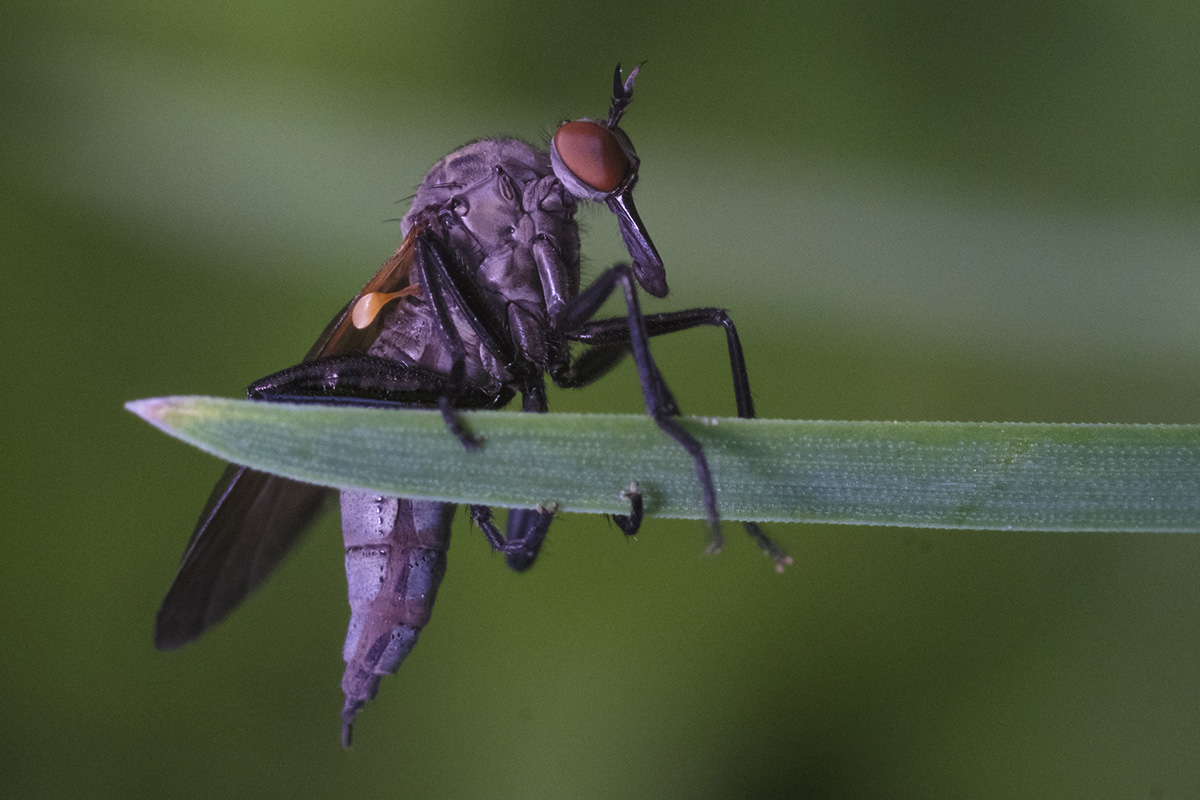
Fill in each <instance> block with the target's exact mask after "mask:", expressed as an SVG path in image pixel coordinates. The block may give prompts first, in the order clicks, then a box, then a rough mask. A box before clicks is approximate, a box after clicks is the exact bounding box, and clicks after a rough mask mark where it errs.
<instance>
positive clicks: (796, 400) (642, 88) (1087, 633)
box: [0, 0, 1200, 798]
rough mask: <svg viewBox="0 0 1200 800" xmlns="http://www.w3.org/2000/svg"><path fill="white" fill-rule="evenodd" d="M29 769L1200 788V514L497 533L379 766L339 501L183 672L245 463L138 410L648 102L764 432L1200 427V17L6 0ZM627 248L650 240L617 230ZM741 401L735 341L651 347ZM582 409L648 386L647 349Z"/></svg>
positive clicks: (1126, 791)
mask: <svg viewBox="0 0 1200 800" xmlns="http://www.w3.org/2000/svg"><path fill="white" fill-rule="evenodd" d="M0 13H2V14H3V19H0V164H2V167H0V169H2V173H0V175H2V181H3V184H2V185H3V191H2V192H0V208H2V212H0V274H2V276H3V281H2V286H3V289H2V291H0V303H2V304H3V307H2V308H0V324H2V325H3V333H4V335H3V337H2V341H3V345H2V346H3V348H4V360H3V387H4V391H3V393H2V395H0V397H2V399H0V402H3V404H4V407H3V413H2V415H0V420H2V425H3V446H2V456H0V468H2V469H3V475H2V476H0V492H2V497H3V504H4V515H3V523H2V524H3V535H2V536H0V626H2V627H0V635H2V641H0V795H3V796H5V797H63V796H70V797H84V796H86V797H132V796H155V797H187V796H197V797H214V796H236V797H269V796H273V795H276V794H278V795H288V796H339V797H395V796H407V797H455V796H486V797H522V798H530V797H597V798H599V797H622V798H633V797H664V796H680V797H731V796H739V797H783V796H804V797H895V798H905V797H913V798H924V797H934V796H941V797H949V796H957V797H967V796H970V797H1014V796H1020V797H1067V796H1074V797H1090V798H1095V797H1195V796H1197V794H1200V759H1197V758H1196V752H1197V749H1198V745H1200V669H1197V666H1198V664H1200V581H1198V580H1197V575H1198V574H1200V541H1197V540H1195V539H1194V538H1193V537H1190V536H1166V535H1163V536H1149V535H1118V534H1086V535H1082V534H1062V535H1059V534H1055V535H1050V534H1013V533H1000V532H970V533H966V532H959V531H927V530H922V531H917V530H902V529H882V528H858V527H847V526H843V527H837V526H791V527H787V526H774V528H773V530H772V532H773V534H774V535H775V536H776V537H778V538H779V539H780V540H781V541H782V542H783V543H784V544H785V545H786V546H787V547H788V548H789V549H790V550H791V552H792V554H793V555H794V557H795V559H796V564H795V566H794V567H793V568H792V569H791V570H789V571H788V572H787V573H786V574H785V575H783V576H778V575H775V574H774V573H773V572H772V571H771V569H770V565H769V563H768V562H767V561H766V560H765V559H764V558H763V557H762V556H761V555H760V554H759V553H758V552H757V550H756V549H755V548H754V547H753V546H752V545H750V544H749V543H748V542H745V541H744V540H743V539H741V538H740V537H735V536H733V535H732V534H733V533H734V532H735V531H733V530H731V531H730V534H731V538H730V543H729V545H728V546H727V548H726V551H725V553H724V554H722V555H721V556H719V557H717V558H703V557H702V556H701V552H702V549H703V546H704V542H705V539H704V531H703V526H701V525H700V524H698V523H694V522H677V521H652V522H650V523H649V524H647V526H646V528H645V529H644V533H643V534H642V535H641V536H639V537H638V538H637V539H636V540H635V541H626V540H624V539H623V537H622V536H620V534H619V533H618V532H617V531H616V529H615V528H614V527H612V526H611V525H608V524H606V523H605V521H604V520H603V519H600V518H586V517H581V516H576V517H565V518H562V519H561V520H560V521H559V522H558V523H557V524H556V526H555V528H554V530H553V532H552V536H551V539H550V541H549V542H548V544H547V547H546V550H545V552H544V555H543V556H542V559H541V561H540V562H539V564H538V565H537V567H536V568H535V569H534V570H532V572H531V573H529V574H526V575H519V576H518V575H514V574H511V573H509V572H508V571H507V570H506V569H505V567H504V565H503V561H502V559H500V558H499V557H496V556H494V555H493V554H492V553H491V552H490V551H489V549H488V548H487V546H486V544H485V543H484V541H483V539H482V537H481V536H479V535H478V533H477V532H475V531H473V530H471V529H470V528H469V527H468V525H467V524H466V521H465V518H464V517H463V516H462V515H460V516H459V518H458V519H457V520H456V523H455V536H454V542H453V546H452V550H451V556H450V571H449V573H448V575H447V578H446V582H445V584H444V585H443V587H442V592H441V594H440V596H439V600H438V607H437V609H436V611H435V614H434V619H433V622H432V624H431V625H430V626H429V628H428V629H427V630H426V632H425V635H424V636H423V637H422V639H421V643H420V646H419V647H418V648H417V650H416V651H415V652H414V654H413V656H412V657H411V658H410V659H409V660H408V662H407V663H405V664H404V666H403V668H402V670H401V671H400V673H399V674H398V675H396V676H394V677H391V678H389V679H387V680H386V681H385V683H384V685H383V689H382V691H381V693H380V696H379V698H378V699H377V700H376V701H375V702H374V703H373V704H372V705H371V706H370V707H369V708H368V709H367V710H366V711H365V712H364V713H363V715H362V716H361V717H360V722H359V726H358V728H357V730H356V733H357V741H356V745H355V747H354V749H353V751H352V752H350V753H345V752H342V751H341V749H340V747H339V744H338V717H337V712H338V709H339V708H340V705H341V695H340V691H339V688H338V681H339V677H340V675H341V670H342V664H341V660H340V649H341V642H342V637H343V635H344V625H345V622H346V617H347V608H346V605H345V590H344V583H343V575H342V565H341V555H340V542H339V534H338V531H337V528H336V525H335V522H334V520H333V519H326V520H324V521H323V522H322V524H320V525H319V526H318V527H317V529H316V530H315V531H314V532H313V535H312V536H311V537H310V538H309V539H308V540H307V541H306V543H305V544H304V545H303V546H302V547H301V548H299V550H298V552H296V553H295V554H294V556H293V557H292V558H291V559H290V560H289V561H288V562H287V563H286V564H285V565H284V568H283V569H281V570H280V572H279V573H278V575H277V576H276V577H275V578H274V579H273V580H272V581H271V582H270V583H269V584H268V585H267V586H266V587H265V588H264V589H263V590H262V591H261V592H259V593H258V594H257V595H256V596H254V597H253V598H252V600H251V602H249V603H247V605H246V606H245V607H244V608H242V609H241V610H240V611H239V612H238V613H236V614H235V615H234V616H233V617H231V618H230V619H229V620H228V621H227V622H226V623H225V624H223V625H222V626H220V627H219V628H218V629H216V630H214V631H213V632H212V633H211V634H209V635H208V636H206V637H204V638H203V639H202V640H201V641H199V642H197V643H196V644H194V645H192V646H190V647H188V648H186V649H184V650H183V651H180V652H176V653H171V654H160V653H157V652H155V651H154V649H153V647H152V646H151V641H150V632H151V625H152V621H153V618H154V613H155V609H156V607H157V604H158V601H159V599H160V598H161V596H162V594H163V592H164V591H165V590H166V588H167V586H168V584H169V582H170V580H171V578H172V575H173V572H174V569H175V566H176V564H177V560H178V558H179V556H180V554H181V552H182V549H183V546H184V543H185V541H186V540H187V537H188V535H189V534H190V532H191V529H192V526H193V524H194V522H195V517H196V515H197V513H198V511H199V509H200V507H201V505H202V503H203V501H204V499H205V497H206V496H207V493H208V490H209V487H210V485H211V483H212V481H213V480H214V479H215V478H216V476H217V474H218V473H219V472H220V468H221V465H220V464H219V463H217V462H216V461H214V460H213V459H211V458H209V457H207V456H205V455H202V454H201V453H199V452H197V451H194V450H191V449H189V448H187V447H185V446H184V445H182V444H180V443H178V442H176V441H173V440H170V439H168V438H167V437H165V436H163V435H161V434H159V433H158V432H156V431H154V430H152V429H151V428H150V427H149V426H147V425H145V424H144V423H141V422H140V421H138V420H136V419H135V418H134V417H133V416H132V415H130V414H128V413H127V412H125V411H124V410H123V409H122V407H121V406H122V403H123V402H124V401H126V400H129V399H133V398H139V397H147V396H154V395H162V394H179V393H206V394H218V395H229V396H236V395H238V394H240V392H241V391H242V388H243V387H244V386H245V384H246V383H248V382H249V381H250V380H252V379H254V378H256V377H259V376H261V375H264V374H266V373H269V372H272V371H274V370H276V369H278V368H281V367H284V366H287V365H289V364H291V363H293V362H294V361H296V360H297V359H298V358H299V357H300V355H301V354H303V352H304V351H305V349H306V348H307V347H308V345H309V344H310V343H311V341H312V340H313V339H314V338H315V337H316V335H317V333H318V332H319V331H320V330H321V328H322V326H323V325H324V324H325V322H326V321H327V320H328V318H329V317H330V316H332V314H333V313H334V312H335V311H336V310H337V309H338V308H339V307H340V305H341V304H342V303H343V302H344V301H345V300H346V299H347V298H348V297H349V296H350V295H352V294H353V292H355V291H356V290H357V289H358V287H359V286H360V285H361V284H362V283H363V282H364V281H365V279H366V278H367V277H369V276H370V275H371V274H372V273H373V272H374V270H375V269H376V267H377V266H378V265H379V263H381V262H382V260H383V259H384V258H385V257H386V256H387V255H388V254H389V253H390V252H391V251H392V249H393V248H394V247H395V245H396V243H397V241H398V238H399V228H398V225H397V224H396V223H395V222H394V220H395V219H396V218H398V217H399V216H400V215H401V214H402V213H403V211H404V209H405V204H404V199H405V198H406V197H408V196H409V195H410V194H411V193H412V190H413V188H414V187H415V185H416V184H417V182H418V181H419V180H420V179H421V177H422V175H423V174H424V172H425V170H426V169H427V168H428V167H429V166H430V165H431V164H432V163H433V162H434V161H435V160H436V159H437V158H439V157H440V156H441V155H443V154H444V153H446V152H448V151H449V150H451V149H453V148H454V147H456V146H458V145H460V144H462V143H463V142H465V141H467V140H470V139H472V138H476V137H479V136H482V135H491V134H512V135H517V136H521V137H525V138H529V139H533V140H538V139H539V138H540V137H544V136H545V135H546V134H547V133H548V132H549V131H551V130H552V129H553V127H554V125H555V124H556V123H557V122H558V121H560V120H561V119H564V118H568V117H574V116H580V115H593V116H599V115H602V114H603V113H604V112H605V110H606V108H607V104H608V96H609V90H610V74H611V70H612V68H613V66H614V64H615V63H616V62H617V61H618V60H620V61H623V62H624V63H625V64H626V65H632V64H635V63H637V62H639V61H642V60H646V62H647V63H646V66H645V68H644V70H643V72H642V75H641V77H640V79H639V81H638V85H637V94H636V99H635V101H634V104H633V106H632V107H631V109H630V111H629V115H628V117H627V118H626V124H625V127H626V129H627V130H628V131H629V132H630V134H631V135H632V137H633V138H634V140H635V142H636V143H637V145H638V149H639V152H640V154H641V156H642V160H643V168H642V180H641V184H640V186H639V194H638V202H639V206H640V208H641V211H642V215H643V217H644V218H645V220H646V222H647V224H648V226H649V227H650V230H651V233H652V235H653V236H654V238H655V241H656V243H657V245H658V247H659V249H660V251H661V252H662V254H663V255H664V257H665V259H666V263H667V266H668V270H669V276H670V280H671V285H672V287H673V292H672V295H671V297H670V298H668V299H667V300H665V301H660V302H653V303H648V305H649V307H650V308H651V310H667V309H674V308H683V307H688V306H694V305H713V304H719V305H724V306H726V307H728V308H729V309H730V310H731V312H732V313H733V315H734V318H735V319H736V320H738V322H739V324H740V330H741V332H742V337H743V342H744V344H745V347H746V351H747V353H748V357H749V365H750V370H751V375H752V379H753V385H754V388H755V392H756V398H757V400H758V404H759V409H760V412H761V414H762V415H763V416H766V417H788V418H836V419H931V420H933V419H953V420H993V419H999V420H1028V421H1114V422H1116V421H1119V422H1197V421H1200V412H1198V410H1197V402H1196V400H1197V396H1198V394H1200V392H1198V390H1200V373H1198V372H1197V367H1198V366H1200V315H1198V314H1197V313H1196V310H1197V301H1200V276H1198V275H1197V264H1198V263H1200V261H1198V259H1200V228H1198V227H1197V211H1198V210H1200V159H1198V157H1197V131H1198V130H1200V91H1197V90H1198V88H1200V6H1197V5H1196V4H1195V3H1193V2H1179V1H1176V2H1170V1H1169V0H1167V1H1164V2H1154V1H1153V0H1151V1H1150V2H1147V1H1146V0H1138V2H1133V1H1132V0H1110V1H1109V2H1070V1H1068V2H1058V3H1052V4H1046V3H1041V2H1016V3H1002V4H998V3H992V2H982V1H980V2H937V1H936V0H890V1H884V2H867V3H863V2H850V3H821V2H794V0H788V2H779V3H774V4H757V3H752V2H751V3H728V4H724V5H709V6H697V5H696V4H692V3H683V2H654V3H624V2H608V3H573V2H567V3H564V2H555V3H549V2H541V0H535V1H534V2H530V1H529V0H522V2H519V3H510V2H503V1H497V0H490V2H479V1H478V0H462V1H457V0H451V1H450V2H441V3H408V2H402V1H397V0H390V1H389V2H355V1H353V0H352V1H351V2H346V3H340V4H334V3H322V2H312V1H311V0H310V1H308V2H304V1H302V2H290V3H284V2H273V1H272V0H250V1H249V2H243V3H238V4H211V3H210V4H184V3H175V2H168V3H154V4H152V3H142V2H135V1H134V0H105V2H103V3H101V2H82V1H81V2H51V3H15V4H9V5H7V6H6V10H5V11H3V12H0ZM583 224H584V226H585V229H586V230H585V236H586V237H587V238H586V239H585V252H586V253H587V254H588V262H587V264H586V268H587V270H588V271H589V274H595V273H596V272H597V271H598V270H599V269H601V268H603V267H604V266H606V265H608V264H609V263H611V262H612V261H614V260H616V259H617V258H619V257H620V254H621V247H620V242H619V239H618V237H617V235H616V231H615V225H613V222H612V220H611V218H610V217H609V216H608V214H607V212H604V211H603V210H597V211H593V212H590V213H586V214H584V215H583ZM655 347H656V353H657V354H658V358H659V361H660V363H661V364H662V365H663V367H664V369H665V370H666V372H667V375H668V378H669V380H670V381H671V383H672V385H673V387H674V388H675V390H676V393H677V395H678V396H679V398H680V400H681V403H682V404H683V406H684V409H685V411H690V412H697V413H705V414H732V412H733V403H732V399H731V396H730V383H729V379H728V376H727V374H726V369H725V366H724V363H725V362H724V355H723V344H722V341H721V338H720V335H719V334H718V333H716V332H714V331H698V332H694V333H689V334H681V335H679V336H676V337H671V338H670V340H662V341H658V342H656V343H655ZM551 399H552V405H553V407H554V408H555V409H557V410H572V411H577V410H593V411H627V412H636V411H638V409H639V408H640V399H639V397H638V393H637V389H636V385H635V378H634V375H633V373H632V371H631V370H628V369H625V370H622V371H618V372H616V373H614V374H613V375H612V376H610V377H608V378H606V379H605V380H604V381H603V382H602V383H600V384H599V385H598V386H596V387H594V388H592V389H590V390H588V391H584V392H575V393H562V392H559V393H555V394H554V395H553V396H552V398H551Z"/></svg>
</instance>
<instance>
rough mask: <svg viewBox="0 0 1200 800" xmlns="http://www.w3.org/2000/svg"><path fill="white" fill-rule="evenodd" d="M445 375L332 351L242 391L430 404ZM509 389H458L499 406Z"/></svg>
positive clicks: (441, 391)
mask: <svg viewBox="0 0 1200 800" xmlns="http://www.w3.org/2000/svg"><path fill="white" fill-rule="evenodd" d="M447 381H448V377H447V376H446V375H443V374H442V373H440V372H435V371H433V370H429V369H425V368H424V367H421V366H419V365H417V364H414V363H412V361H410V360H407V359H406V358H405V359H403V360H402V359H400V358H397V359H391V358H381V357H379V356H330V357H326V358H319V359H317V360H315V361H306V362H305V363H303V364H298V365H296V366H294V367H288V368H287V369H284V370H280V371H279V372H276V373H274V374H271V375H268V376H267V377H265V378H260V379H259V380H257V381H255V382H254V383H252V384H250V387H249V388H248V389H247V391H246V395H247V397H248V398H249V399H251V400H267V401H272V402H277V403H284V402H287V403H305V402H308V403H313V402H316V403H356V404H361V405H375V406H402V407H414V406H416V407H425V408H427V407H429V406H431V405H434V404H436V403H437V402H438V398H440V397H442V396H444V395H445V393H446V385H447ZM512 394H513V393H512V390H510V389H503V390H501V391H500V392H498V393H497V392H491V391H487V390H484V389H480V388H478V387H474V386H467V387H465V388H464V389H462V390H460V391H459V402H460V403H461V404H462V405H463V406H464V407H467V408H487V407H492V406H501V405H504V404H505V403H507V402H508V401H509V400H511V399H512Z"/></svg>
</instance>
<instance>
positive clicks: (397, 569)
mask: <svg viewBox="0 0 1200 800" xmlns="http://www.w3.org/2000/svg"><path fill="white" fill-rule="evenodd" d="M341 500H342V538H343V541H344V542H345V545H346V584H347V588H348V593H349V597H350V626H349V629H348V630H347V631H346V645H345V648H344V649H343V651H342V655H343V658H344V660H345V662H346V672H345V674H344V675H343V676H342V691H343V692H345V695H346V704H345V706H344V707H343V708H342V740H343V743H344V744H347V745H348V744H349V743H350V727H351V724H352V723H353V721H354V716H355V714H357V713H358V710H359V709H360V708H362V707H363V705H364V704H365V703H366V702H367V701H368V700H370V699H371V698H373V697H374V696H375V692H376V691H377V690H378V688H379V679H380V677H381V676H383V675H387V674H390V673H393V672H395V671H396V669H397V668H398V667H399V666H400V664H401V662H403V661H404V658H405V656H407V655H408V653H409V651H411V650H412V648H413V645H415V644H416V642H417V636H418V635H419V634H420V632H421V628H423V627H425V624H426V623H427V622H429V614H430V611H432V609H433V601H434V598H435V597H436V596H437V589H438V585H439V584H440V583H441V582H442V576H443V575H445V574H446V550H447V548H448V547H449V546H450V520H451V519H452V518H453V516H454V508H455V507H454V505H452V504H449V503H430V502H421V501H413V500H407V499H404V498H396V497H385V496H382V495H379V494H375V493H373V492H364V491H361V490H354V491H343V492H342V496H341Z"/></svg>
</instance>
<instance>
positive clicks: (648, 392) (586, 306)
mask: <svg viewBox="0 0 1200 800" xmlns="http://www.w3.org/2000/svg"><path fill="white" fill-rule="evenodd" d="M633 281H634V275H633V271H632V269H631V268H630V267H629V266H628V265H627V264H617V265H616V266H614V267H611V268H609V269H607V270H605V271H604V272H603V273H601V274H600V276H599V277H598V278H597V279H596V280H595V282H593V283H592V285H591V286H589V287H588V288H587V289H586V290H584V291H583V292H582V293H580V294H579V296H578V297H576V298H575V300H574V301H573V302H572V304H571V306H570V307H569V308H568V309H567V311H566V313H565V314H564V315H563V320H562V321H563V328H564V331H565V334H566V336H567V337H568V338H570V339H574V338H576V333H577V332H580V331H586V328H587V322H588V320H589V319H591V317H592V316H593V315H594V314H595V313H596V311H597V310H599V308H600V306H601V305H603V304H604V301H605V300H607V299H608V297H609V295H611V294H612V292H613V291H614V290H615V289H616V288H617V286H618V285H619V286H620V287H621V288H622V289H623V290H624V293H625V307H626V309H628V314H627V317H626V322H625V325H626V330H627V331H628V347H629V349H630V350H631V351H632V352H633V360H634V363H635V364H636V365H637V371H638V379H639V381H640V382H641V385H642V397H643V398H644V399H645V401H646V412H647V413H648V414H649V415H650V416H651V418H653V419H654V422H655V423H656V424H657V425H658V427H659V428H660V429H661V430H662V431H663V432H665V433H666V434H667V435H668V436H670V437H671V438H672V439H674V440H675V441H676V442H678V443H679V445H680V446H681V447H683V449H684V450H686V451H687V452H688V454H689V455H690V456H691V457H692V461H693V462H694V463H695V465H696V476H697V478H698V479H699V480H700V487H701V490H702V491H703V494H704V513H705V516H706V517H707V518H708V529H709V545H708V551H709V552H710V553H716V552H719V551H720V549H721V546H722V543H723V539H722V537H721V523H720V514H719V513H718V511H717V490H716V487H715V486H714V485H713V479H712V470H711V469H710V467H709V465H708V459H707V458H706V457H705V455H704V447H703V446H702V445H701V444H700V442H699V441H698V440H697V439H696V437H694V436H692V435H691V434H690V433H688V432H687V431H686V430H685V429H684V428H683V426H682V425H680V424H679V422H678V420H677V419H676V417H678V416H679V405H678V404H677V403H676V402H675V397H674V396H673V395H672V394H671V390H670V389H669V388H668V387H667V384H666V381H665V380H664V379H663V377H662V373H661V372H659V369H658V366H657V365H656V364H655V363H654V357H653V356H652V355H651V354H650V340H649V334H648V333H647V331H646V319H645V317H643V316H642V311H641V308H640V306H639V305H638V299H637V292H636V291H635V290H634V282H633ZM601 363H602V362H601ZM612 363H615V361H613V362H612ZM612 363H610V364H609V365H608V366H610V367H611V365H612ZM573 377H574V379H575V380H581V379H582V380H586V378H587V376H580V375H579V374H578V373H576V374H575V375H574V376H573ZM555 380H556V382H557V380H558V376H556V377H555Z"/></svg>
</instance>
